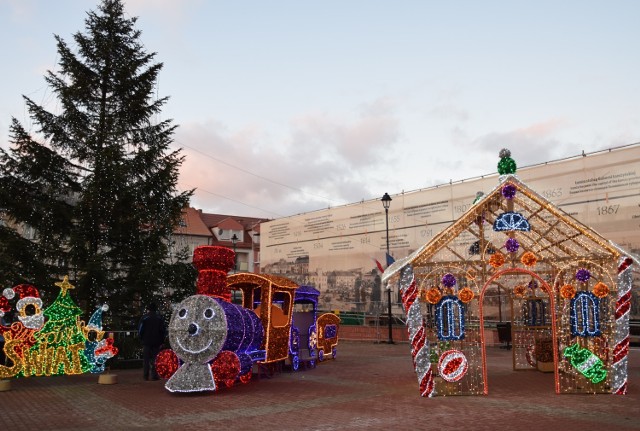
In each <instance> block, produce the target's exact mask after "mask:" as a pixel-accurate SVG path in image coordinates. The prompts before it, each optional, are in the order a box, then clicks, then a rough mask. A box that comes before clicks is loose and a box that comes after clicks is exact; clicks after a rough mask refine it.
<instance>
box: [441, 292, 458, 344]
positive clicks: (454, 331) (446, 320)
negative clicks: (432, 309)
mask: <svg viewBox="0 0 640 431" xmlns="http://www.w3.org/2000/svg"><path fill="white" fill-rule="evenodd" d="M436 327H437V331H438V339H439V340H463V339H464V304H463V303H462V301H460V299H458V298H457V297H455V296H453V295H447V296H443V297H442V299H441V300H440V302H438V304H437V305H436Z"/></svg>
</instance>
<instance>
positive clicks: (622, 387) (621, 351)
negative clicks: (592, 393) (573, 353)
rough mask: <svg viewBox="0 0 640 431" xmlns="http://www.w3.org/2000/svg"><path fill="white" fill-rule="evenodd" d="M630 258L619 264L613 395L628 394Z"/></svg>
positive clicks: (613, 360)
mask: <svg viewBox="0 0 640 431" xmlns="http://www.w3.org/2000/svg"><path fill="white" fill-rule="evenodd" d="M632 263H633V260H632V259H631V258H630V257H622V258H621V259H620V262H619V264H618V300H617V301H616V325H615V330H614V336H613V339H614V343H615V347H614V349H613V358H612V364H611V371H612V373H611V374H612V376H613V382H612V386H613V393H614V394H617V395H624V394H626V393H627V356H628V355H629V309H630V308H631V287H632V283H633V277H632V274H631V264H632Z"/></svg>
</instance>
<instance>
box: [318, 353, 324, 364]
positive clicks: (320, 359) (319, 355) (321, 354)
mask: <svg viewBox="0 0 640 431" xmlns="http://www.w3.org/2000/svg"><path fill="white" fill-rule="evenodd" d="M318 360H319V361H320V362H322V361H324V350H319V351H318Z"/></svg>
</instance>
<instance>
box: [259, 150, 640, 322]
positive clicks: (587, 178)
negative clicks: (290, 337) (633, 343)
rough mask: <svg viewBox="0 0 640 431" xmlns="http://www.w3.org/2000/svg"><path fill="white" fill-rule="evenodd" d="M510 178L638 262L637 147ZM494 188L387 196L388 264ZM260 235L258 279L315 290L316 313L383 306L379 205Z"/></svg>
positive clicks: (274, 227) (290, 221)
mask: <svg viewBox="0 0 640 431" xmlns="http://www.w3.org/2000/svg"><path fill="white" fill-rule="evenodd" d="M517 174H518V176H519V177H520V178H521V179H522V180H523V181H524V182H525V183H526V184H527V185H528V186H529V187H531V188H532V189H533V190H535V191H536V192H537V193H539V194H540V195H542V196H544V197H545V198H547V199H549V201H551V202H552V203H553V204H555V205H556V206H558V207H559V208H560V209H562V210H563V211H565V212H566V213H567V214H569V215H571V216H573V217H574V218H576V219H577V220H578V221H580V222H581V223H583V224H585V225H587V226H590V227H591V228H593V229H594V230H595V231H596V232H598V233H600V234H601V235H602V236H604V237H605V238H607V239H609V240H611V241H613V242H615V243H617V244H618V245H619V246H621V247H622V248H624V249H625V250H627V251H629V252H631V253H635V254H636V255H637V254H640V145H634V146H629V147H625V148H621V149H614V150H610V151H606V152H599V153H595V154H590V155H587V156H581V157H575V158H571V159H566V160H562V161H554V162H549V163H545V164H541V165H536V166H532V167H528V168H521V169H519V170H518V172H517ZM497 184H498V175H497V174H495V175H491V176H486V177H483V178H478V179H473V180H465V181H462V182H456V183H453V184H446V185H442V186H438V187H432V188H428V189H423V190H418V191H413V192H408V193H402V194H398V195H391V196H392V199H393V200H392V202H391V206H390V208H389V214H388V216H389V237H388V238H389V252H390V255H391V256H392V258H393V259H400V258H403V257H405V256H407V255H408V254H410V253H411V252H413V251H414V250H416V249H417V248H419V247H421V246H423V245H424V244H426V243H428V242H429V241H430V240H431V239H432V238H433V237H434V235H436V234H437V233H438V232H440V231H442V230H443V229H444V228H446V227H448V226H449V225H450V224H451V223H453V221H455V220H457V219H458V218H459V217H460V216H461V215H462V214H464V213H465V212H466V211H467V210H468V209H469V208H470V207H471V205H472V203H473V201H474V199H475V197H476V194H477V192H488V191H489V190H491V189H493V188H494V187H495V186H496V185H497ZM261 232H262V235H261V271H262V272H265V273H271V274H280V275H285V276H287V277H289V278H291V279H293V280H295V281H296V282H297V283H299V284H310V285H313V286H315V287H316V288H317V289H318V290H320V292H321V295H320V304H319V305H320V307H322V308H324V309H328V310H342V311H366V312H374V313H375V312H376V311H379V310H380V309H381V307H382V306H383V304H386V302H385V301H386V296H384V292H383V291H382V286H381V283H380V277H379V276H380V271H379V270H378V269H377V263H376V261H377V262H378V263H380V264H381V265H382V266H383V267H386V256H385V255H386V250H387V230H386V216H385V211H384V209H383V207H382V203H381V202H380V201H379V200H373V201H364V202H360V203H355V204H351V205H346V206H341V207H337V208H330V209H326V210H321V211H315V212H310V213H306V214H300V215H296V216H292V217H286V218H282V219H277V220H273V221H271V222H266V223H263V224H262V225H261ZM639 282H640V280H636V283H639ZM634 292H635V293H634V295H637V292H638V290H637V289H634ZM394 294H395V295H396V296H397V293H394ZM638 299H639V298H634V300H633V301H632V303H633V306H632V318H634V317H635V318H639V317H640V304H639V302H640V301H639V300H638ZM394 301H398V298H397V297H395V298H394Z"/></svg>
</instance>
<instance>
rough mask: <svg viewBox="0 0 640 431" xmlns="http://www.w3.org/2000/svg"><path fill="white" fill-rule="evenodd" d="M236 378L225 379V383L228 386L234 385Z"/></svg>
mask: <svg viewBox="0 0 640 431" xmlns="http://www.w3.org/2000/svg"><path fill="white" fill-rule="evenodd" d="M235 383H236V380H235V379H228V380H225V381H224V385H225V386H226V387H228V388H230V387H232V386H233V385H235Z"/></svg>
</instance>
